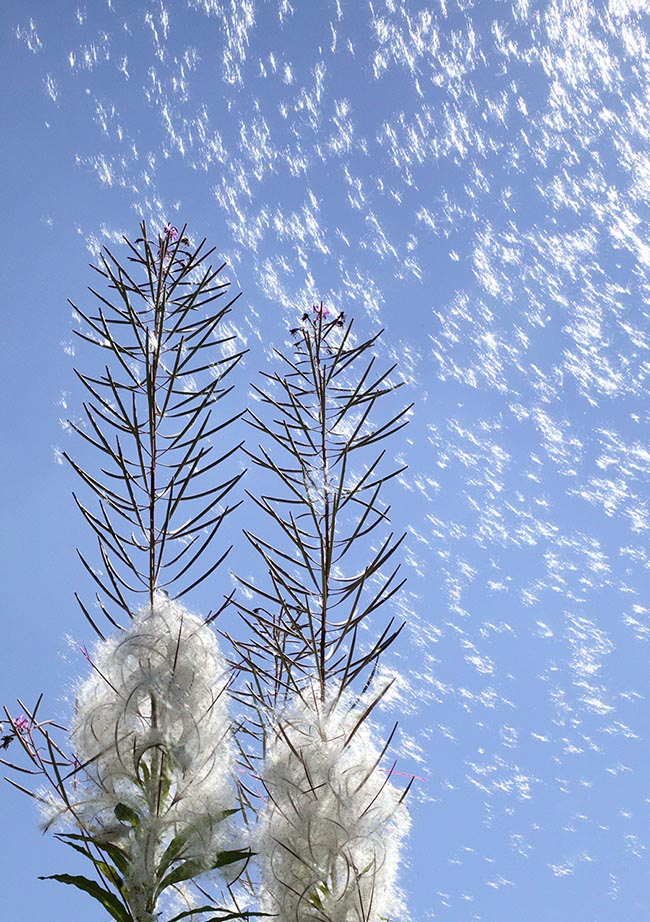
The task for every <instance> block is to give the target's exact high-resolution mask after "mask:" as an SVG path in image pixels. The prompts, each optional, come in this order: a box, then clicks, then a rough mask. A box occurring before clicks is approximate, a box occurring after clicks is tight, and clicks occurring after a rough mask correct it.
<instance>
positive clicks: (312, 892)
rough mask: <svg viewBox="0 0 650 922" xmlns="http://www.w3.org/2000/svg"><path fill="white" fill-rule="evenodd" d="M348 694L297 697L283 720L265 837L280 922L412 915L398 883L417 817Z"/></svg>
mask: <svg viewBox="0 0 650 922" xmlns="http://www.w3.org/2000/svg"><path fill="white" fill-rule="evenodd" d="M359 718H360V711H359V710H358V708H355V707H353V706H351V705H350V703H349V702H348V701H346V699H345V698H341V699H337V697H336V696H334V695H331V696H330V697H329V698H328V700H326V701H325V703H321V702H318V701H316V700H315V699H314V700H311V701H309V702H307V700H306V699H304V698H303V699H299V700H296V701H295V702H294V703H293V705H292V706H291V708H290V709H289V710H288V711H287V712H285V714H284V715H282V716H281V717H279V718H278V719H277V724H276V726H277V729H276V732H275V735H274V739H273V741H272V743H271V745H270V747H269V751H268V756H267V759H266V763H265V766H264V774H263V781H264V786H265V788H266V790H267V792H268V801H267V804H266V809H265V811H264V814H263V817H262V820H261V825H260V831H259V836H258V841H257V850H258V852H259V856H260V860H261V864H262V876H263V884H264V887H265V896H264V902H263V905H262V909H263V910H265V911H267V912H273V913H277V918H278V922H307V920H310V922H313V920H322V922H376V920H379V919H381V918H386V917H390V918H392V919H394V918H400V917H403V915H404V907H403V903H402V899H401V894H400V892H399V890H398V888H397V885H396V877H397V869H398V861H399V854H400V847H401V842H402V839H403V837H404V836H405V834H406V833H407V831H408V826H409V817H408V812H407V810H406V807H405V806H404V804H403V803H400V791H399V790H398V789H397V788H396V787H395V786H394V785H393V784H391V782H390V781H389V778H388V775H387V774H386V772H385V771H383V770H382V769H380V768H378V767H377V761H378V758H379V752H378V750H377V748H376V747H375V745H374V744H373V742H372V739H371V733H370V729H369V727H368V726H367V724H365V723H364V724H362V725H361V726H360V727H359V728H358V729H357V730H356V732H354V731H355V727H356V725H357V723H358V721H359Z"/></svg>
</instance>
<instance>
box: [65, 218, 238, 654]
mask: <svg viewBox="0 0 650 922" xmlns="http://www.w3.org/2000/svg"><path fill="white" fill-rule="evenodd" d="M141 231H142V236H141V237H140V238H139V239H138V240H136V241H135V243H131V242H130V241H129V240H125V243H126V244H127V246H128V250H129V255H128V258H127V260H126V261H125V260H122V261H119V260H118V259H116V257H115V256H114V255H113V254H112V253H111V252H110V251H109V250H105V251H104V252H103V253H102V254H101V256H100V262H99V265H98V266H95V267H93V268H94V269H95V270H96V271H97V273H98V274H99V276H100V277H101V278H102V280H103V281H104V283H105V287H107V288H108V291H107V292H106V293H104V292H103V291H99V290H96V289H94V288H91V289H90V291H91V294H92V295H93V297H94V300H95V305H96V309H95V311H94V312H91V311H88V312H85V311H82V310H81V309H80V308H79V307H77V305H75V304H72V302H71V304H72V307H73V309H74V312H75V315H76V316H77V317H78V318H79V319H80V320H81V321H82V322H83V327H82V329H79V330H77V331H76V332H77V335H78V336H79V337H81V338H82V339H83V340H85V341H86V342H88V343H90V344H92V345H93V346H94V347H95V348H98V349H100V350H101V351H102V352H103V354H104V357H105V361H104V363H103V367H101V365H100V368H101V370H99V371H98V372H97V373H96V374H88V373H82V372H79V371H77V372H76V374H77V377H78V378H79V380H80V381H81V383H82V384H83V386H84V388H85V390H86V392H87V394H88V400H87V401H86V402H85V403H84V405H83V409H84V418H83V419H81V420H79V421H72V422H71V426H72V428H73V429H74V430H75V431H76V432H77V433H78V434H79V435H80V436H81V437H82V439H84V441H85V442H86V443H88V444H89V445H90V446H91V447H92V449H93V452H92V458H93V459H94V458H95V457H96V456H97V453H98V454H99V456H100V457H101V458H102V466H101V469H100V471H99V472H96V469H95V466H94V465H93V469H92V471H91V470H90V469H89V468H87V467H85V466H84V465H83V464H82V463H81V462H79V461H78V460H75V458H73V457H71V456H70V455H69V454H68V453H67V452H65V453H64V455H65V457H66V459H67V460H68V461H69V462H70V464H71V465H72V466H73V468H74V469H75V470H76V471H77V473H78V474H79V476H80V477H81V479H82V480H83V482H84V483H85V485H86V486H87V487H88V488H89V489H90V491H91V493H93V494H94V495H95V498H96V507H94V508H91V507H89V505H88V504H86V503H85V502H82V501H81V500H80V499H79V498H78V497H77V496H76V495H75V500H76V502H77V505H78V506H79V509H80V510H81V512H82V514H83V516H84V518H85V520H86V522H87V523H88V525H89V526H90V528H91V529H92V531H93V533H94V534H95V536H96V539H97V547H98V561H97V563H98V565H99V566H93V565H92V561H89V560H88V556H87V555H86V554H82V553H81V552H79V556H80V558H81V561H82V563H83V565H84V567H85V569H86V570H87V572H88V573H89V574H90V576H91V578H92V580H93V582H94V584H95V586H96V589H97V590H98V591H97V594H96V601H97V605H98V606H99V608H100V610H101V611H102V612H103V614H104V615H105V616H106V618H107V619H108V620H109V621H110V622H111V623H112V624H115V623H116V618H118V617H119V616H120V615H124V614H126V615H127V616H129V617H131V616H132V615H133V614H134V612H135V611H136V610H137V609H138V608H139V607H140V606H141V604H142V602H143V600H146V601H147V602H148V604H149V605H152V604H153V601H154V597H155V594H156V592H157V591H158V590H165V591H166V592H167V593H169V594H170V595H172V596H173V597H174V598H181V597H182V596H184V595H185V594H186V593H188V592H190V591H191V590H192V589H194V588H195V587H196V586H197V585H198V584H199V583H200V582H202V581H203V580H204V579H205V578H206V577H207V576H209V575H210V574H211V573H212V572H213V571H214V570H215V569H216V568H217V567H218V566H219V564H220V563H221V562H222V561H223V560H224V558H225V557H226V555H227V554H228V552H229V550H230V547H228V548H227V549H226V550H225V551H224V552H222V553H220V554H219V555H218V556H217V557H216V559H215V557H214V555H213V554H206V551H207V550H208V549H209V548H210V547H211V545H212V542H213V540H214V539H215V537H216V535H217V532H218V531H219V529H220V528H221V526H222V525H223V523H224V520H225V519H226V518H227V516H228V515H229V514H230V513H231V512H232V511H233V509H234V508H236V505H237V504H235V505H229V504H228V496H229V494H230V492H231V491H232V490H233V488H234V487H235V486H236V484H237V483H238V481H239V479H240V477H241V476H242V472H241V471H236V472H234V473H232V472H231V473H229V474H227V475H226V476H225V477H223V478H222V477H220V476H219V473H220V469H221V466H222V464H223V463H224V462H225V461H226V460H227V459H228V458H230V457H231V456H232V455H233V454H234V452H236V451H237V449H238V448H240V447H241V446H240V445H238V444H235V445H227V446H226V447H225V448H223V449H222V448H221V447H219V448H217V447H216V444H215V442H216V441H217V440H218V441H219V443H220V442H221V439H222V434H223V430H224V429H226V428H227V427H228V425H229V424H230V423H232V422H233V421H234V420H235V419H236V418H237V416H233V417H230V418H226V419H222V420H218V421H215V420H214V419H213V416H212V410H213V408H214V406H215V404H216V403H217V402H218V401H220V400H221V399H222V398H223V397H225V396H226V395H227V394H228V393H229V391H230V389H231V388H230V387H228V386H227V383H226V381H225V379H226V378H227V376H228V375H229V374H230V372H231V371H232V370H233V368H234V367H235V366H236V365H237V363H238V362H239V360H240V359H241V357H242V355H243V353H242V352H240V351H237V349H236V348H235V346H234V336H233V335H232V334H231V333H222V332H221V330H222V329H223V328H224V321H225V319H226V318H227V316H228V314H229V312H230V310H231V308H232V305H233V303H234V302H235V301H236V300H237V297H239V296H236V297H235V298H230V299H229V298H228V296H227V292H228V282H227V281H225V280H222V275H221V273H222V271H223V269H224V265H221V266H219V267H218V268H217V269H213V268H212V266H211V265H210V264H209V262H208V261H209V258H210V256H211V255H212V253H213V252H214V250H209V251H208V250H206V249H205V241H203V242H202V243H200V244H199V245H198V246H197V247H195V248H191V247H190V244H189V240H188V238H187V236H186V232H185V228H183V229H182V230H181V231H180V232H178V231H177V230H176V228H174V227H171V226H170V225H167V227H166V228H165V229H164V230H163V232H162V233H161V234H159V235H158V237H157V239H154V240H151V239H150V238H149V236H148V231H147V227H146V225H145V224H144V223H143V224H142V226H141ZM222 300H223V302H225V303H223V304H222ZM79 601H80V604H81V605H82V608H83V611H84V613H85V615H86V617H87V618H88V619H89V620H90V622H91V623H92V624H93V627H94V628H95V629H96V630H97V631H98V633H99V634H100V636H101V635H102V632H101V630H99V628H98V626H97V623H96V620H95V618H94V617H93V616H92V615H91V614H90V612H89V610H88V608H87V607H86V606H85V605H84V604H83V603H81V600H79Z"/></svg>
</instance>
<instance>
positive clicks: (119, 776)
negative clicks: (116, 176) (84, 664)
mask: <svg viewBox="0 0 650 922" xmlns="http://www.w3.org/2000/svg"><path fill="white" fill-rule="evenodd" d="M125 243H126V246H127V258H126V259H121V260H120V259H118V258H117V257H116V256H114V255H113V254H112V253H111V252H110V251H108V250H105V251H104V252H103V253H102V254H101V256H100V260H99V265H98V266H95V267H94V268H95V269H96V271H97V273H98V274H99V276H100V278H101V280H102V283H103V284H102V286H101V287H99V288H97V289H95V288H91V289H90V291H91V294H92V296H93V299H94V305H95V308H94V310H90V311H84V310H82V309H80V308H79V307H77V306H76V305H75V304H73V305H72V307H73V309H74V311H75V316H76V318H77V319H78V320H79V322H80V328H79V329H78V330H77V334H78V336H79V337H81V339H82V340H84V341H85V342H86V343H89V344H91V345H92V346H93V348H94V349H95V350H97V349H98V350H100V352H101V354H102V356H103V358H104V362H102V363H100V364H99V366H98V370H97V371H95V372H80V371H77V372H76V374H77V376H78V378H79V380H80V381H81V383H82V385H83V387H84V388H85V391H86V392H87V395H88V399H87V401H86V402H85V403H84V405H83V409H84V415H83V417H82V418H80V419H78V420H75V421H72V422H71V426H72V428H73V429H74V430H75V431H76V432H77V433H78V435H79V436H81V438H82V440H83V443H84V444H85V445H86V446H89V448H90V452H89V456H88V460H85V459H84V460H83V461H82V460H81V459H80V457H79V456H80V455H81V454H82V452H81V451H78V454H77V457H73V456H71V455H70V454H68V453H67V452H66V453H65V457H66V459H67V460H68V461H69V462H70V464H71V465H72V467H73V468H74V470H75V471H76V472H77V474H78V475H79V476H80V478H81V480H82V481H83V483H84V484H85V487H86V488H88V492H90V494H91V497H92V495H94V502H92V501H91V502H88V501H87V500H86V499H85V498H79V497H78V496H77V495H75V501H76V502H77V505H78V507H79V509H80V510H81V513H82V515H83V516H84V518H85V520H86V522H87V523H88V525H89V526H90V528H91V530H92V532H93V534H94V536H95V538H96V542H97V556H96V558H95V559H93V558H91V557H90V555H88V554H87V553H86V552H83V553H82V552H79V556H80V558H81V561H82V563H83V565H84V567H85V569H86V571H87V572H88V574H89V575H90V577H91V578H92V581H93V583H94V585H95V589H96V606H95V608H94V609H91V607H90V606H88V605H86V604H85V603H84V602H83V601H82V600H81V598H80V596H77V599H78V601H79V604H80V605H81V608H82V610H83V612H84V614H85V616H86V618H87V619H88V621H89V622H90V624H91V625H92V627H93V628H94V630H95V632H96V633H97V635H98V637H99V641H98V645H97V648H96V650H95V651H94V653H93V654H89V653H86V656H87V658H88V660H89V662H90V664H91V667H92V671H91V674H90V677H89V678H88V679H86V681H85V682H83V683H82V684H81V685H80V686H79V689H78V693H77V698H76V712H75V716H74V719H73V722H72V728H71V731H70V732H69V733H67V732H66V731H64V730H63V728H61V727H58V728H57V727H55V726H53V725H52V722H51V721H41V720H40V719H39V718H38V716H37V714H36V711H37V709H34V712H32V713H29V712H28V714H27V718H26V720H27V726H22V725H21V726H18V724H17V723H16V722H12V724H11V727H12V731H13V732H12V734H10V735H9V737H8V739H9V742H13V741H18V744H19V746H20V748H21V750H22V753H23V756H24V757H25V759H26V763H27V764H26V765H25V764H21V765H16V764H14V765H13V766H12V767H14V768H17V769H18V770H20V771H27V772H28V774H32V775H35V776H37V777H41V779H43V780H44V782H45V786H43V787H41V788H40V789H37V790H35V791H34V790H32V791H28V793H32V795H33V796H35V797H36V798H37V800H38V801H39V803H40V805H41V809H42V811H43V814H44V820H45V825H46V827H47V828H50V827H53V828H55V829H56V830H57V833H56V834H57V836H58V838H59V839H61V840H62V841H63V842H65V843H66V844H68V845H69V846H71V847H72V848H73V849H75V850H76V851H77V852H80V853H82V854H83V855H84V856H85V857H86V858H88V859H89V860H90V861H91V862H92V864H93V866H94V870H95V876H94V878H87V877H85V876H81V875H69V874H58V875H52V876H53V878H54V879H56V880H59V881H61V882H63V883H66V884H71V885H73V886H76V887H78V888H80V889H81V890H84V891H85V892H87V893H89V894H90V895H91V896H93V897H94V898H95V899H96V900H98V901H99V902H100V903H101V904H102V905H103V906H104V908H105V909H106V910H107V911H108V913H109V914H110V915H111V917H112V918H113V919H115V920H117V922H157V920H158V919H159V918H160V917H161V914H162V913H163V912H164V911H167V916H168V917H169V916H170V915H172V916H173V918H174V919H180V918H185V917H187V916H188V915H193V914H196V913H199V912H203V911H210V912H211V913H212V915H211V918H213V919H217V918H218V919H220V920H221V919H227V918H234V917H241V916H242V914H241V913H240V912H239V911H238V910H237V909H236V908H235V909H217V908H216V907H215V906H214V905H210V906H200V905H199V906H197V905H196V903H194V902H192V901H191V900H190V902H189V903H188V904H186V906H185V908H184V909H183V911H182V912H180V913H178V912H177V913H176V914H175V915H174V913H173V912H171V911H170V909H169V906H168V905H167V904H166V903H165V900H164V897H165V896H167V895H168V894H169V893H170V892H175V893H176V895H177V896H180V894H181V891H182V888H183V886H184V884H185V882H187V881H193V880H194V879H195V878H196V877H197V876H198V875H200V874H202V873H203V872H205V871H210V870H215V869H217V868H225V867H228V868H229V869H230V867H231V866H232V867H233V868H235V869H237V868H239V869H241V868H242V867H243V865H244V864H245V862H246V860H247V858H248V857H249V852H248V851H247V850H246V849H242V848H241V847H238V846H237V844H236V843H237V842H238V841H240V839H239V838H238V837H237V836H234V834H233V831H232V828H230V827H229V825H228V823H227V820H228V817H229V816H230V815H231V814H233V813H236V812H237V810H236V809H235V794H234V791H233V788H232V782H231V767H232V741H231V727H230V717H229V710H228V708H229V705H228V691H227V688H228V685H229V680H230V672H229V671H228V670H227V669H226V666H225V664H224V661H223V659H222V657H221V654H220V652H219V648H218V644H217V640H216V637H215V635H214V633H213V631H212V629H211V628H210V627H209V625H208V623H206V621H209V620H210V619H211V618H213V617H215V616H216V615H211V616H210V617H209V618H208V619H206V621H203V620H201V619H199V618H197V617H196V616H194V615H191V614H190V613H189V612H188V611H187V610H185V609H184V608H183V607H182V606H181V605H180V603H179V602H178V599H180V598H181V597H183V596H185V595H186V594H187V593H189V592H190V591H191V590H192V589H194V587H196V586H197V585H198V584H199V583H201V582H202V581H203V580H204V579H206V578H207V577H208V576H209V575H210V574H212V573H213V572H214V570H215V569H216V568H217V567H218V566H219V564H220V563H221V562H222V561H223V560H224V558H225V557H226V556H227V554H228V552H229V550H230V548H229V547H226V549H225V550H223V549H222V550H221V551H220V552H219V553H216V554H215V552H214V550H213V548H214V544H213V542H214V539H215V538H216V537H217V533H218V532H219V530H220V528H221V527H222V525H223V523H224V521H225V520H226V518H227V517H228V516H229V514H230V513H231V512H232V511H233V509H234V508H235V505H236V504H234V505H233V504H230V502H229V496H230V493H231V491H232V490H233V489H234V488H235V486H236V485H237V483H238V481H239V479H240V477H241V476H242V471H241V469H236V470H234V471H233V470H232V469H231V471H230V473H227V474H226V475H222V474H221V469H222V465H224V463H225V462H226V461H227V459H229V458H231V456H233V454H234V453H235V452H236V451H237V449H238V448H239V447H240V446H239V445H237V444H234V445H233V444H226V445H225V446H224V447H221V442H222V436H223V432H224V430H226V429H227V427H228V425H229V424H230V423H232V422H233V421H234V420H235V419H236V418H237V415H235V416H231V417H229V418H228V417H226V418H223V419H219V420H215V419H214V416H213V412H212V411H213V409H214V407H215V405H216V404H217V403H218V402H219V401H220V400H221V399H222V398H223V397H224V396H225V395H226V394H227V393H228V392H229V390H230V388H229V387H228V386H227V382H225V379H226V377H227V376H228V375H229V373H230V372H231V371H232V370H233V368H234V367H235V366H236V365H237V363H238V362H239V360H240V358H241V356H242V353H241V352H239V351H237V349H236V348H235V346H234V344H233V340H234V337H233V335H231V334H230V333H229V332H222V331H224V330H225V324H224V321H225V319H226V317H227V316H228V313H229V311H230V309H231V307H232V304H233V303H234V301H235V300H236V298H232V299H229V298H228V297H227V289H228V283H227V282H226V281H223V280H222V270H223V268H224V266H223V265H221V266H219V267H218V268H216V269H213V268H212V267H211V266H210V264H209V259H210V256H211V254H212V252H213V251H212V250H210V251H207V250H206V248H205V241H204V242H202V243H201V244H199V245H198V246H197V247H192V246H191V245H190V242H189V240H188V238H187V236H186V231H185V228H183V229H182V230H181V231H180V232H179V231H178V230H177V229H176V228H174V227H172V226H171V225H167V226H166V227H165V228H164V229H163V230H162V231H161V233H159V234H158V235H155V236H154V237H153V238H151V237H150V236H149V232H148V229H147V227H146V225H145V224H144V223H143V224H142V226H141V236H140V237H139V238H138V239H137V240H136V241H135V242H134V243H132V242H130V241H129V240H125ZM97 456H99V457H100V458H101V463H100V464H99V465H97V463H96V458H97ZM233 460H234V459H233ZM208 550H210V551H211V553H208ZM98 613H99V614H98ZM102 615H103V619H102ZM102 620H103V621H104V622H105V621H107V622H108V623H109V626H111V627H113V628H115V629H117V630H118V633H117V634H116V635H113V636H111V637H107V636H106V634H105V630H106V627H105V624H103V623H102ZM121 623H125V625H126V626H125V627H121ZM57 730H58V731H59V734H58V735H57V733H56V731H57ZM61 731H63V736H64V739H63V740H62V739H61ZM65 737H67V740H66V739H65ZM5 764H10V763H5ZM18 786H20V785H18ZM23 790H26V789H25V788H23ZM233 838H234V843H235V844H233ZM161 899H162V902H161ZM165 907H167V908H166V909H165ZM215 912H216V913H217V915H216V916H215Z"/></svg>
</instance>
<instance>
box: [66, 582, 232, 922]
mask: <svg viewBox="0 0 650 922" xmlns="http://www.w3.org/2000/svg"><path fill="white" fill-rule="evenodd" d="M91 661H92V663H93V672H92V674H91V675H90V677H89V678H87V679H86V680H85V681H84V682H83V683H82V685H81V686H80V688H79V690H78V695H77V710H76V715H75V720H74V724H73V728H72V742H73V744H74V746H75V750H76V755H77V758H78V760H79V762H80V763H81V764H82V765H84V770H83V773H80V774H79V778H80V780H79V782H78V785H77V787H76V790H75V797H74V814H75V819H76V820H77V822H78V823H81V824H82V825H83V826H84V827H85V828H86V829H88V830H91V831H92V833H93V835H96V836H98V837H99V838H100V839H101V838H103V839H105V841H107V842H113V843H114V844H123V845H125V846H126V845H127V844H128V849H129V852H130V854H131V858H132V861H131V866H130V871H129V878H130V879H129V881H128V884H129V889H130V891H131V893H130V899H131V908H132V909H134V908H136V909H137V908H138V907H137V903H138V899H139V898H138V894H139V893H142V894H143V900H144V899H145V897H150V895H151V888H152V887H153V882H154V879H155V873H156V869H157V866H158V863H159V861H160V858H161V856H162V854H163V852H164V850H165V848H166V847H167V845H168V844H169V842H170V841H171V840H172V839H173V838H174V837H175V836H178V835H182V836H183V837H185V845H184V848H183V859H193V860H197V861H198V862H199V864H201V865H202V864H203V863H205V864H206V865H207V864H209V862H210V860H211V859H214V856H215V854H216V852H218V851H219V850H221V849H222V848H224V847H226V848H228V847H229V846H228V845H227V844H225V841H224V837H225V835H226V832H227V826H228V824H227V823H224V822H223V813H224V811H226V810H229V809H231V808H232V807H233V806H234V802H235V794H234V792H233V789H232V786H231V772H232V744H231V740H230V719H229V715H228V709H227V692H226V685H227V681H228V671H227V668H226V664H225V662H224V660H223V657H222V655H221V653H220V650H219V647H218V644H217V640H216V637H215V635H214V633H213V631H212V630H211V629H210V628H209V627H208V626H207V625H206V624H205V623H204V622H203V621H201V619H200V618H197V617H196V616H194V615H191V614H189V613H188V612H187V611H185V610H184V609H183V608H182V607H181V606H180V605H179V604H178V603H176V602H172V601H170V600H169V599H167V598H165V597H163V596H158V597H157V598H156V600H155V603H154V605H153V607H148V608H145V609H143V610H142V611H140V612H139V613H138V615H137V616H136V617H135V618H134V620H133V622H132V624H131V626H130V627H129V629H128V630H127V631H125V632H124V633H123V634H121V635H120V636H118V637H116V638H112V639H109V640H106V641H102V642H100V643H99V644H98V645H97V647H96V649H95V651H94V654H93V656H92V658H91ZM118 804H125V805H126V806H127V807H128V808H130V809H131V810H134V811H135V812H136V813H137V814H138V815H139V817H140V818H141V819H140V821H139V823H138V824H137V828H131V826H130V825H129V824H128V823H124V822H122V823H120V822H119V820H118V818H117V817H116V814H115V808H116V806H117V805H118ZM142 915H143V917H145V916H146V913H144V911H143V913H142Z"/></svg>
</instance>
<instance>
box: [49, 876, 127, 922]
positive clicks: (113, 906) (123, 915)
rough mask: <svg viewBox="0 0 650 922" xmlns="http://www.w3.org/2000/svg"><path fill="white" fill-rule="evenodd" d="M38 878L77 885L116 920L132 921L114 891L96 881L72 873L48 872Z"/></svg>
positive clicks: (122, 921) (120, 921) (117, 921)
mask: <svg viewBox="0 0 650 922" xmlns="http://www.w3.org/2000/svg"><path fill="white" fill-rule="evenodd" d="M39 880H58V881H59V883H62V884H70V885H71V886H72V887H77V888H78V889H79V890H83V891H84V892H85V893H89V894H90V896H92V897H93V899H95V900H97V902H98V903H101V904H102V906H103V907H104V909H106V911H107V912H108V913H109V914H110V916H111V918H113V919H115V920H116V922H133V916H132V915H131V913H130V912H129V910H128V909H127V908H126V906H124V905H123V904H122V903H121V902H120V901H119V899H118V898H117V897H116V896H115V894H114V893H111V892H110V891H109V890H104V888H103V887H100V886H99V884H98V883H97V881H95V880H89V879H88V878H87V877H81V876H77V875H72V874H50V875H48V876H47V877H39Z"/></svg>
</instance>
